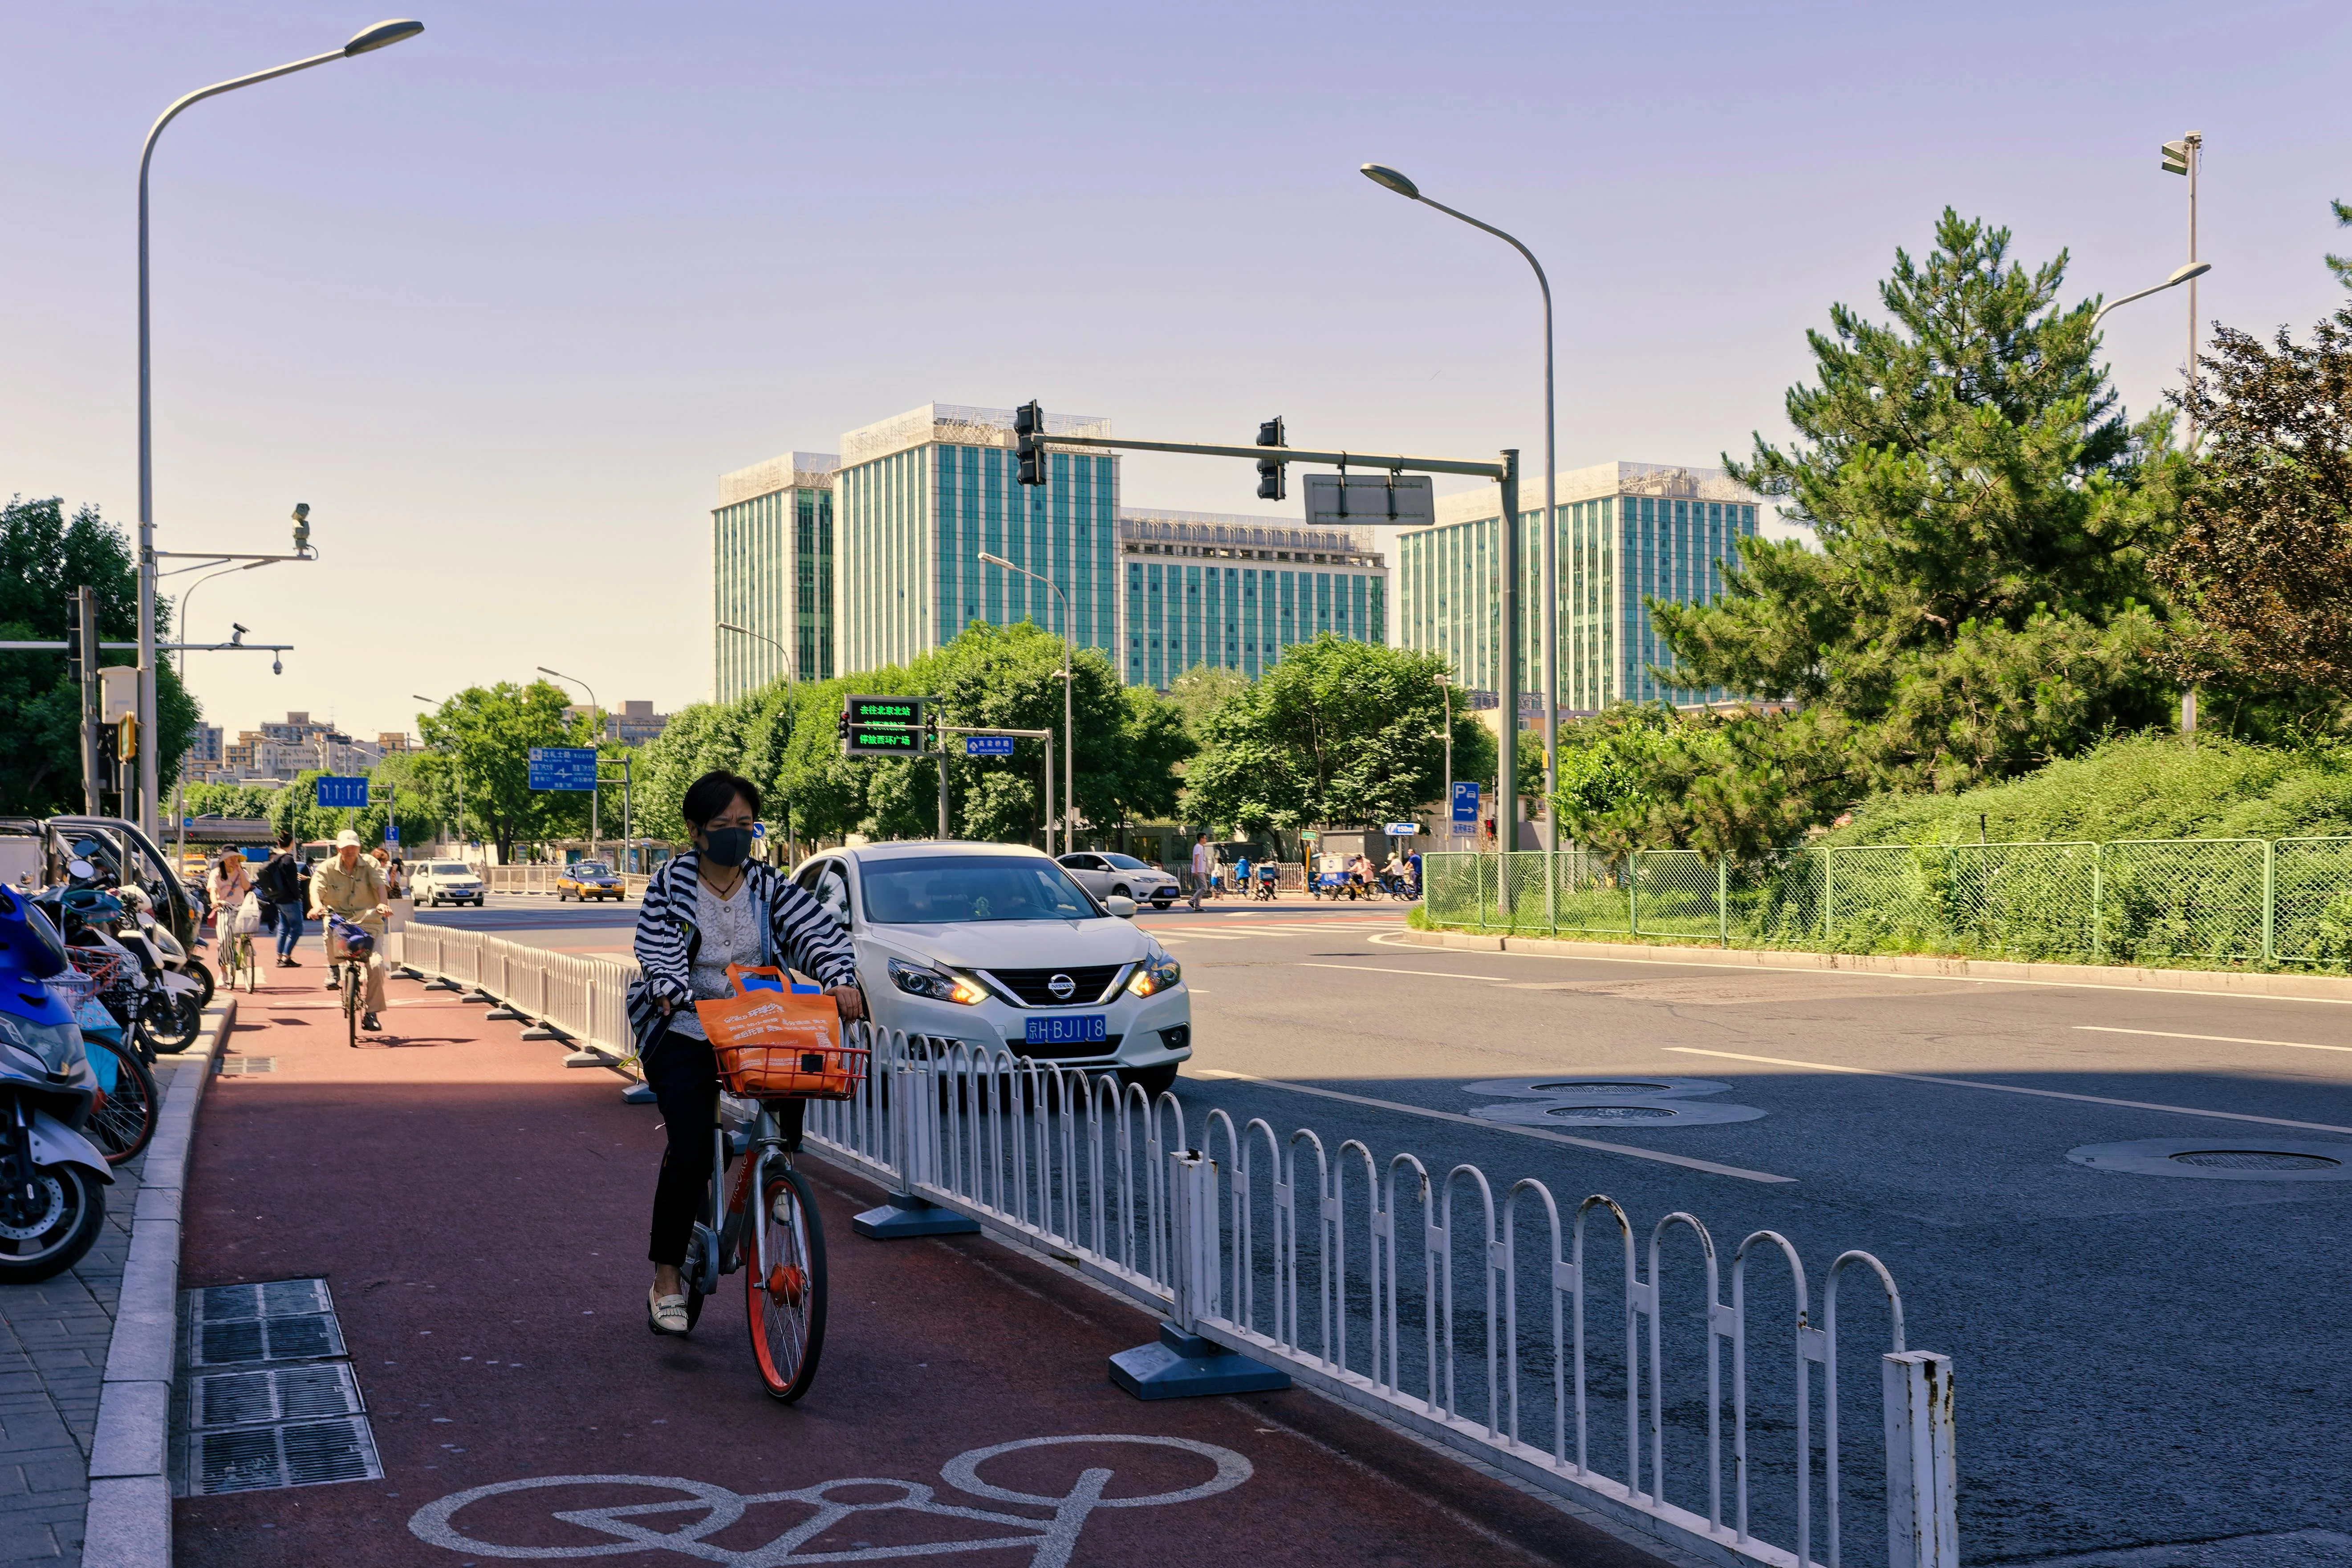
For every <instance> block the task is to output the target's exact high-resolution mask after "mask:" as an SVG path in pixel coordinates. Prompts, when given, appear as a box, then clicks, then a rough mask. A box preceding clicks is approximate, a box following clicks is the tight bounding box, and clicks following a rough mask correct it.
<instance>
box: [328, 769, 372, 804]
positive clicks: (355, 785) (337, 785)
mask: <svg viewBox="0 0 2352 1568" xmlns="http://www.w3.org/2000/svg"><path fill="white" fill-rule="evenodd" d="M367 803H368V791H367V780H365V779H363V778H352V777H344V776H343V775H341V774H338V773H320V775H319V804H320V805H324V806H352V807H363V806H365V805H367Z"/></svg>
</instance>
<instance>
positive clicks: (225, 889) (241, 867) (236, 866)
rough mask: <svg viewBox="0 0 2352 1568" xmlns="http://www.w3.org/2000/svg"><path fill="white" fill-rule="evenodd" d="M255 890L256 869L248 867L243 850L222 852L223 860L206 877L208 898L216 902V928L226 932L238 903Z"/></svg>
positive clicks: (210, 902) (208, 901)
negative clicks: (252, 870)
mask: <svg viewBox="0 0 2352 1568" xmlns="http://www.w3.org/2000/svg"><path fill="white" fill-rule="evenodd" d="M251 891H253V873H251V872H250V871H247V869H246V868H245V854H244V852H243V851H242V850H237V849H226V850H223V851H222V852H221V858H220V864H219V865H217V866H215V867H214V868H213V869H212V874H211V875H210V876H208V877H206V878H205V901H206V902H207V903H209V904H210V905H211V906H212V910H213V925H214V929H215V930H217V931H224V932H226V931H227V930H228V929H229V922H230V921H231V920H232V919H233V918H234V917H235V916H236V910H237V906H238V905H240V904H242V903H244V902H245V896H246V895H247V893H250V892H251Z"/></svg>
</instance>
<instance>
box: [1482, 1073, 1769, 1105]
mask: <svg viewBox="0 0 2352 1568" xmlns="http://www.w3.org/2000/svg"><path fill="white" fill-rule="evenodd" d="M1730 1087H1731V1086H1730V1085H1729V1084H1727V1083H1725V1082H1722V1081H1721V1080H1720V1079H1711V1078H1570V1077H1567V1076H1565V1075H1560V1074H1555V1075H1554V1076H1552V1077H1550V1078H1490V1079H1481V1080H1480V1081H1478V1082H1476V1083H1465V1084H1464V1085H1463V1086H1462V1092H1463V1093H1465V1094H1480V1095H1502V1096H1505V1097H1507V1098H1509V1099H1512V1100H1629V1099H1639V1100H1691V1099H1696V1097H1698V1096H1700V1095H1705V1094H1721V1093H1722V1092H1723V1091H1724V1090H1725V1089H1729V1088H1730Z"/></svg>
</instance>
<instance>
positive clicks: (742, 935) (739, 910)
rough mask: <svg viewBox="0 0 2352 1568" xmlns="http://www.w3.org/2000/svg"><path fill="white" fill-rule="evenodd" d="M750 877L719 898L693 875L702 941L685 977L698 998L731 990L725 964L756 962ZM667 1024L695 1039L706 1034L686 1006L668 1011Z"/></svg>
mask: <svg viewBox="0 0 2352 1568" xmlns="http://www.w3.org/2000/svg"><path fill="white" fill-rule="evenodd" d="M694 895H695V897H694V923H695V924H696V926H698V928H699V929H700V930H701V931H702V945H701V946H700V947H699V948H698V949H696V950H695V954H694V967H693V969H692V970H691V971H690V972H689V975H688V978H689V979H690V981H691V982H692V984H693V986H694V994H695V999H696V1000H698V1001H701V1000H706V999H708V1000H714V1001H715V1000H716V999H718V998H719V997H721V996H732V995H733V994H735V992H734V989H733V987H731V986H730V985H729V984H727V966H728V965H729V964H730V963H740V964H743V965H746V966H749V965H752V964H756V963H759V962H760V921H759V913H758V911H757V910H754V909H753V908H752V905H751V878H749V877H745V878H744V879H742V880H740V881H739V882H737V883H736V884H735V890H734V892H732V893H730V894H729V895H728V896H727V897H726V898H723V899H722V898H720V897H719V895H718V894H716V893H714V892H712V891H711V890H710V885H709V883H708V882H705V881H703V880H702V879H700V878H699V877H698V878H696V879H695V886H694ZM669 1026H670V1027H671V1028H673V1029H675V1030H677V1032H678V1033H679V1034H681V1035H690V1036H692V1037H694V1038H696V1039H698V1040H701V1039H708V1038H709V1036H707V1035H705V1034H704V1033H703V1032H702V1020H701V1019H699V1018H698V1017H696V1016H694V1013H693V1010H692V1009H690V1008H687V1007H680V1008H678V1009H677V1010H676V1011H674V1012H672V1013H671V1014H670V1020H669Z"/></svg>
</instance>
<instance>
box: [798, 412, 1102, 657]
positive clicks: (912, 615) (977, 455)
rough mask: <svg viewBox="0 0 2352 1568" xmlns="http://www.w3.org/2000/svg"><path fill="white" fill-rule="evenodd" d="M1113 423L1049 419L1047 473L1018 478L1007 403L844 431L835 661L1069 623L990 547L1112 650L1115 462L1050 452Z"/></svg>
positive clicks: (1081, 634)
mask: <svg viewBox="0 0 2352 1568" xmlns="http://www.w3.org/2000/svg"><path fill="white" fill-rule="evenodd" d="M1106 429H1108V426H1106V425H1104V424H1103V422H1102V421H1100V420H1098V419H1096V418H1094V417H1092V416H1084V415H1049V416H1047V420H1046V431H1047V435H1048V437H1049V439H1048V443H1047V452H1046V457H1045V478H1046V481H1047V482H1046V483H1045V484H1043V485H1037V486H1030V487H1024V486H1023V485H1021V484H1019V483H1018V482H1017V476H1016V469H1015V463H1014V455H1013V411H1012V410H1011V409H1009V408H969V407H963V406H961V405H952V404H944V403H927V404H925V405H922V406H921V407H919V408H913V409H909V410H908V412H906V413H904V414H901V415H898V416H894V417H892V418H889V419H885V420H882V421H880V422H879V423H877V424H873V425H868V426H866V427H865V428H863V429H859V430H853V431H850V432H849V433H848V434H847V435H845V436H844V437H842V438H841V468H840V470H839V472H838V474H837V476H836V478H835V485H834V496H835V516H836V518H837V519H838V530H837V534H836V539H837V551H838V553H837V555H836V557H835V574H836V580H837V582H838V584H839V595H838V597H837V599H836V601H835V616H836V620H835V646H836V650H837V651H836V654H835V661H836V664H837V666H838V668H841V669H842V670H844V671H849V670H861V669H873V668H877V667H879V666H882V665H887V664H903V663H905V662H906V661H908V660H909V659H912V658H918V657H919V656H920V655H922V654H924V653H926V652H928V651H929V650H930V649H932V648H935V647H939V646H940V644H942V643H945V642H947V641H949V640H950V638H952V637H955V636H956V634H957V633H959V632H961V631H962V630H963V629H964V627H966V626H970V625H971V623H973V622H974V621H984V622H986V623H988V624H990V625H992V626H1011V625H1013V624H1015V623H1017V622H1020V621H1024V620H1027V621H1033V622H1034V623H1035V624H1036V625H1038V626H1043V627H1045V629H1047V630H1048V631H1052V632H1054V633H1055V634H1056V635H1059V634H1061V633H1062V631H1063V629H1064V627H1063V618H1062V616H1063V612H1062V607H1061V603H1060V601H1059V600H1058V599H1057V598H1056V597H1055V595H1054V594H1053V593H1052V592H1051V591H1050V590H1049V589H1047V587H1046V586H1045V584H1043V583H1040V582H1038V581H1036V580H1034V579H1033V578H1030V577H1025V576H1023V575H1021V574H1018V573H1013V572H1007V571H1005V570H1004V569H1003V568H1002V567H999V566H989V565H985V564H983V563H982V561H981V559H980V556H981V553H982V552H983V551H985V552H989V553H991V554H993V555H998V556H1002V557H1003V559H1005V560H1007V561H1010V562H1013V563H1014V564H1016V565H1019V566H1022V567H1024V568H1026V569H1028V570H1030V571H1033V572H1035V573H1037V574H1039V575H1040V576H1042V577H1044V578H1045V579H1047V580H1048V581H1050V582H1051V583H1052V584H1054V585H1055V587H1058V588H1059V589H1060V590H1061V591H1062V593H1063V594H1064V595H1067V597H1068V602H1069V615H1070V621H1071V627H1070V629H1071V632H1072V634H1073V635H1074V637H1075V638H1076V643H1077V646H1078V647H1092V648H1098V649H1100V650H1101V651H1102V652H1103V653H1104V654H1105V655H1106V656H1107V657H1109V658H1114V659H1116V658H1117V657H1118V655H1117V653H1116V651H1115V649H1116V646H1117V640H1118V618H1119V574H1118V458H1117V457H1115V456H1113V455H1111V454H1109V453H1096V452H1090V451H1087V450H1084V449H1077V450H1073V449H1070V448H1067V447H1063V448H1058V449H1057V448H1055V447H1053V446H1052V443H1051V440H1050V437H1052V436H1055V435H1077V434H1084V433H1087V432H1099V431H1102V430H1106Z"/></svg>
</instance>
